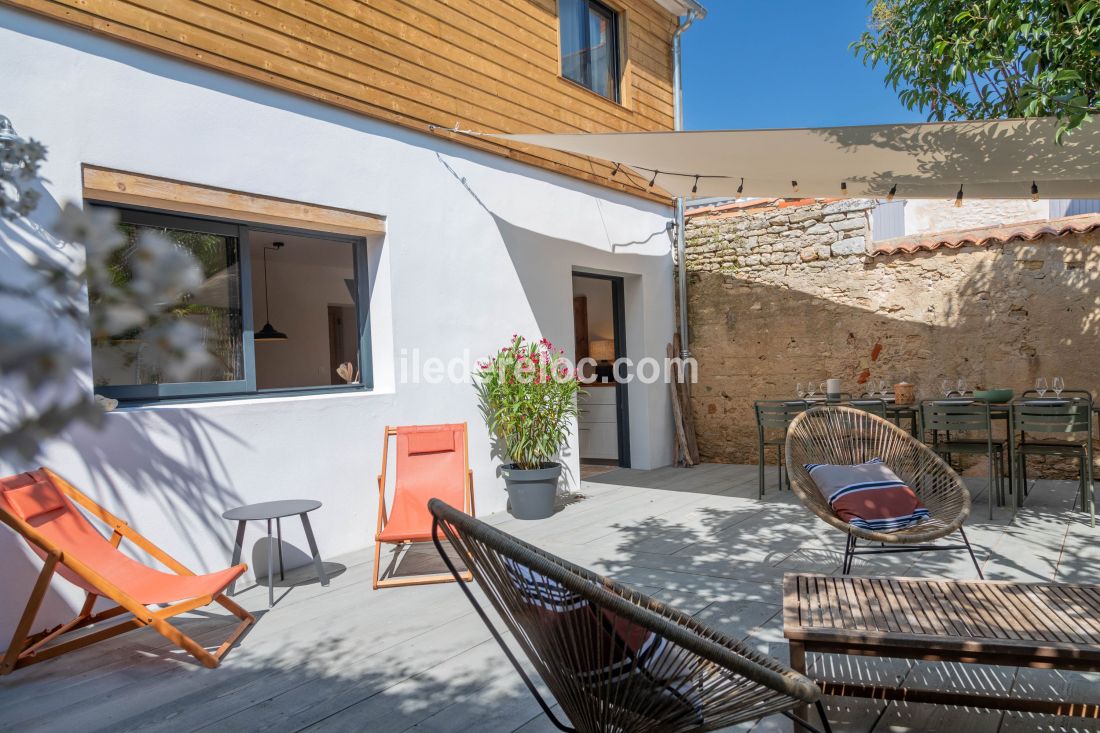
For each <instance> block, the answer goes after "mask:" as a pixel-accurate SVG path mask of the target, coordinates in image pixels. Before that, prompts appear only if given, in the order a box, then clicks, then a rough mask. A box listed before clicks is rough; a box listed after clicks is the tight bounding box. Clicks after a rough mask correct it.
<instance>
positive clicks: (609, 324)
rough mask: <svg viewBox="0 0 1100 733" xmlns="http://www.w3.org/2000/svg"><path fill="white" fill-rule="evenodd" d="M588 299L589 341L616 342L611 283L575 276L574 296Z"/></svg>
mask: <svg viewBox="0 0 1100 733" xmlns="http://www.w3.org/2000/svg"><path fill="white" fill-rule="evenodd" d="M581 295H583V296H585V297H586V298H587V299H588V341H589V343H592V342H593V341H614V339H615V309H614V306H613V302H612V298H611V281H610V280H602V279H597V278H594V277H579V276H577V275H574V276H573V296H574V297H577V296H581Z"/></svg>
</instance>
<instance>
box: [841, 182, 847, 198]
mask: <svg viewBox="0 0 1100 733" xmlns="http://www.w3.org/2000/svg"><path fill="white" fill-rule="evenodd" d="M840 195H841V196H847V195H848V182H847V181H841V182H840Z"/></svg>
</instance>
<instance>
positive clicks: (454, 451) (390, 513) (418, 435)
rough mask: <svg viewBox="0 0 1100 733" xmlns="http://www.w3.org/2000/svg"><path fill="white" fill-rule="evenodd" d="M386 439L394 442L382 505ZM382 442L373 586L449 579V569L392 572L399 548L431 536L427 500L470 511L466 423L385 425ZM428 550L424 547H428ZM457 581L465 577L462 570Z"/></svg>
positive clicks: (471, 491) (471, 492)
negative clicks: (390, 549)
mask: <svg viewBox="0 0 1100 733" xmlns="http://www.w3.org/2000/svg"><path fill="white" fill-rule="evenodd" d="M390 438H393V439H394V442H395V443H396V462H395V466H394V478H393V501H392V502H390V506H389V508H388V509H387V507H386V485H387V481H386V479H387V466H388V461H387V459H388V457H389V453H390ZM384 441H385V442H384V443H383V445H382V473H380V474H378V524H377V528H376V530H375V533H374V579H373V586H374V590H378V589H379V588H392V587H395V586H402V585H424V584H427V583H449V582H451V581H452V580H453V578H452V577H451V574H450V573H434V574H430V575H411V576H398V575H395V574H394V571H395V570H396V569H397V563H398V559H399V557H400V548H401V547H403V546H404V547H408V546H410V545H413V544H415V543H418V542H428V541H429V540H431V539H432V515H431V514H429V513H428V499H430V498H432V497H433V496H441V497H444V498H445V499H446V500H447V501H449V502H452V503H454V504H459V505H461V506H462V507H463V508H464V509H465V511H466V512H467V513H469V514H473V513H474V474H473V471H471V470H470V457H469V456H470V451H469V445H468V441H469V438H468V435H467V431H466V423H454V424H448V425H406V426H402V427H388V426H387V427H386V431H385V437H384ZM383 545H396V546H397V548H395V550H394V553H393V556H392V558H391V560H390V563H389V564H388V566H387V567H386V568H385V569H383V568H382V546H383ZM429 552H430V551H429ZM462 579H463V580H470V576H469V575H468V574H465V575H463V577H462Z"/></svg>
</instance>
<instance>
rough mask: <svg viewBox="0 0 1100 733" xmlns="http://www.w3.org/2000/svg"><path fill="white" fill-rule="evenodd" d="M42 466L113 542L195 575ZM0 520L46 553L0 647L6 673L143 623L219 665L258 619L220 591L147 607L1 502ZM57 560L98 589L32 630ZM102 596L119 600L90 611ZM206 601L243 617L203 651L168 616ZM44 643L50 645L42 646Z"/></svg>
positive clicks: (0, 664) (0, 665) (206, 663)
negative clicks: (55, 621) (68, 612)
mask: <svg viewBox="0 0 1100 733" xmlns="http://www.w3.org/2000/svg"><path fill="white" fill-rule="evenodd" d="M40 471H41V472H43V473H45V474H46V475H47V476H49V478H50V480H51V481H52V482H53V484H54V486H55V487H56V488H57V489H58V490H59V491H61V492H62V493H63V494H64V495H65V496H67V497H68V498H69V499H71V500H72V501H73V502H75V503H76V504H77V505H79V506H80V507H82V508H83V509H85V510H87V511H88V512H89V513H90V514H91V515H92V516H94V517H96V518H97V519H99V520H101V521H102V522H103V523H104V524H106V525H107V526H108V527H109V528H110V529H111V530H112V535H111V539H110V542H111V544H112V545H114V546H115V547H116V548H117V547H118V546H119V545H120V544H121V543H122V540H124V539H126V540H129V541H130V542H132V543H134V544H135V545H137V546H138V547H140V548H141V549H142V550H144V551H145V552H147V553H148V554H149V555H151V556H152V557H154V558H156V559H157V560H158V561H160V562H161V563H163V564H164V566H165V567H167V568H169V569H170V570H172V571H173V572H175V573H177V574H179V575H195V573H193V572H191V571H190V570H188V569H187V568H185V567H184V566H183V565H182V564H180V563H179V562H178V561H177V560H175V559H174V558H173V557H172V556H170V555H169V554H168V553H167V552H165V551H164V550H162V549H160V548H159V547H157V546H156V545H154V544H153V543H152V542H150V541H149V540H148V539H146V538H145V537H144V536H143V535H141V534H140V533H138V532H137V531H136V530H134V529H132V528H131V527H130V526H129V525H128V524H127V523H126V522H125V520H122V519H119V518H118V517H116V516H115V515H114V514H111V513H110V512H109V511H107V510H106V509H104V508H103V507H101V506H100V505H99V504H97V503H96V502H95V501H93V500H92V499H91V498H89V497H88V496H86V495H85V494H83V493H81V492H80V491H79V490H78V489H76V488H75V487H73V486H72V485H71V484H69V483H68V482H67V481H65V480H64V479H62V478H61V477H60V476H58V475H57V474H55V473H54V472H53V471H50V470H49V469H47V468H42V469H40ZM0 522H3V523H4V524H6V525H8V526H9V527H11V528H12V529H13V530H15V531H16V532H17V533H19V534H20V535H22V536H23V537H24V538H26V539H27V541H29V542H30V543H32V544H33V545H35V546H36V547H38V548H39V549H40V550H42V552H43V553H44V554H45V564H44V565H43V567H42V571H41V572H40V573H39V574H38V579H37V580H36V581H35V584H34V588H33V590H32V591H31V596H30V599H29V600H28V601H27V606H26V608H25V609H24V610H23V615H22V616H21V617H20V619H19V623H18V625H17V626H16V628H15V633H14V635H13V636H12V640H11V643H10V644H9V645H8V648H7V650H6V651H5V652H3V658H2V659H0V675H5V674H10V673H11V672H14V671H15V670H17V669H20V668H21V667H26V666H27V665H30V664H34V663H36V662H41V661H44V660H46V659H51V658H53V657H57V656H60V655H62V654H65V653H67V652H70V651H75V650H77V649H81V648H83V647H86V646H89V645H91V644H95V643H96V642H99V641H103V640H105V639H110V638H111V637H114V636H118V635H119V634H123V633H125V632H127V631H133V630H135V629H140V628H144V627H149V628H152V629H153V630H154V631H156V632H157V633H158V634H160V635H161V636H163V637H164V638H166V639H168V641H170V642H172V643H173V644H175V645H176V646H177V647H179V648H180V649H182V650H183V651H185V652H187V653H188V654H190V655H191V656H193V657H194V658H195V659H197V660H198V661H199V662H201V663H202V664H203V666H205V667H210V668H213V667H217V666H218V663H219V662H220V661H221V659H222V657H224V656H225V654H226V652H228V651H229V650H230V649H231V648H232V647H233V645H234V644H236V643H237V641H238V640H239V639H240V638H241V635H242V634H244V632H245V631H246V630H247V629H248V627H249V626H250V625H252V624H253V623H254V622H255V621H256V618H255V617H254V616H253V615H252V614H251V613H249V612H248V611H246V610H244V609H243V608H241V607H240V606H238V605H237V604H236V603H234V602H233V601H231V600H229V598H227V597H226V595H225V594H224V593H218V594H217V595H206V596H201V597H198V598H192V599H189V600H185V601H181V602H178V603H176V604H174V605H166V606H165V607H164V608H159V609H150V608H148V607H147V606H145V605H143V604H142V603H139V602H138V601H136V600H135V599H134V598H132V597H131V596H130V595H128V594H126V593H125V592H123V591H122V590H121V589H119V588H118V587H117V586H116V585H114V584H113V583H111V582H110V581H108V580H107V579H106V578H104V577H103V576H101V575H99V574H98V573H97V572H96V571H95V569H94V568H91V567H89V566H88V565H86V564H84V563H83V562H81V560H80V558H77V557H73V556H72V555H71V554H67V553H65V552H63V551H62V550H61V549H60V548H59V547H57V545H55V544H54V543H53V542H51V541H50V540H49V539H47V538H46V537H44V536H43V535H41V534H40V533H39V532H38V531H36V530H35V529H34V527H32V526H31V525H30V524H29V523H27V522H26V521H24V520H23V519H22V518H20V517H17V516H15V515H14V514H12V513H10V512H8V511H7V510H6V509H5V508H4V507H3V506H2V505H0ZM58 565H62V566H64V567H66V568H68V569H69V570H70V571H72V572H73V573H74V574H75V575H77V576H79V577H80V578H81V579H82V580H83V581H84V582H86V583H87V584H88V585H90V586H93V587H94V588H96V592H95V593H91V592H87V593H86V595H85V598H84V604H83V605H82V606H81V608H80V612H79V613H78V614H77V615H76V617H75V618H73V619H72V620H70V621H67V622H65V623H63V624H60V625H59V626H55V627H54V628H52V629H47V630H45V631H41V632H39V633H37V634H32V633H30V630H31V625H32V624H33V623H34V619H35V616H36V615H37V614H38V610H39V608H40V607H41V605H42V600H43V598H44V597H45V595H46V591H47V590H48V589H49V587H50V581H51V580H52V579H53V576H54V573H55V572H56V571H57V568H58ZM101 597H102V598H107V599H110V600H112V601H114V602H115V603H116V604H118V605H116V606H114V607H113V608H108V609H106V610H103V611H100V612H98V613H92V610H93V607H94V606H95V603H96V599H97V598H101ZM210 603H217V604H219V605H220V606H222V607H223V608H225V609H226V610H227V611H229V612H230V613H232V614H233V615H234V616H236V617H237V618H239V619H241V622H240V623H239V624H237V626H236V628H235V629H234V630H233V632H232V633H231V634H230V635H229V637H228V638H227V639H226V640H225V641H224V642H222V644H221V646H219V647H218V649H217V650H216V651H214V652H213V653H211V652H209V651H207V650H206V648H205V647H203V645H201V644H199V643H198V642H197V641H195V640H194V639H192V638H191V637H190V636H188V635H187V634H184V633H183V632H182V631H180V630H179V629H178V628H176V627H175V626H173V625H172V624H171V623H169V622H168V619H170V618H172V617H173V616H177V615H179V614H181V613H187V612H188V611H193V610H195V609H196V608H202V607H203V606H207V605H209V604H210ZM126 613H129V614H131V615H132V616H133V618H131V619H130V620H128V621H124V622H122V623H117V624H114V625H111V626H107V627H106V628H103V629H99V630H96V631H92V632H88V633H85V634H81V635H78V636H75V637H72V636H71V635H72V634H73V633H74V632H76V631H79V630H81V629H84V628H86V627H88V626H91V625H92V624H97V623H99V622H101V621H106V620H108V619H111V618H115V617H117V616H122V615H123V614H126ZM47 644H49V645H50V646H46V645H47Z"/></svg>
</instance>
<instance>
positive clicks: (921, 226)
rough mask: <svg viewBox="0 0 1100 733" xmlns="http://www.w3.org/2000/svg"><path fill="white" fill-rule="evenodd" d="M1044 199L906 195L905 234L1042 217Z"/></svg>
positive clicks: (1046, 207) (1046, 206) (1046, 208)
mask: <svg viewBox="0 0 1100 733" xmlns="http://www.w3.org/2000/svg"><path fill="white" fill-rule="evenodd" d="M1049 209H1050V203H1049V202H1048V201H1031V200H1029V199H966V200H965V201H964V202H963V205H962V206H955V200H954V199H951V200H945V199H909V200H907V201H906V202H905V234H907V235H909V234H924V233H925V232H942V231H947V230H951V229H970V228H975V227H991V226H997V225H998V224H1013V223H1016V222H1021V221H1038V220H1041V219H1046V218H1047V216H1048V214H1049Z"/></svg>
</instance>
